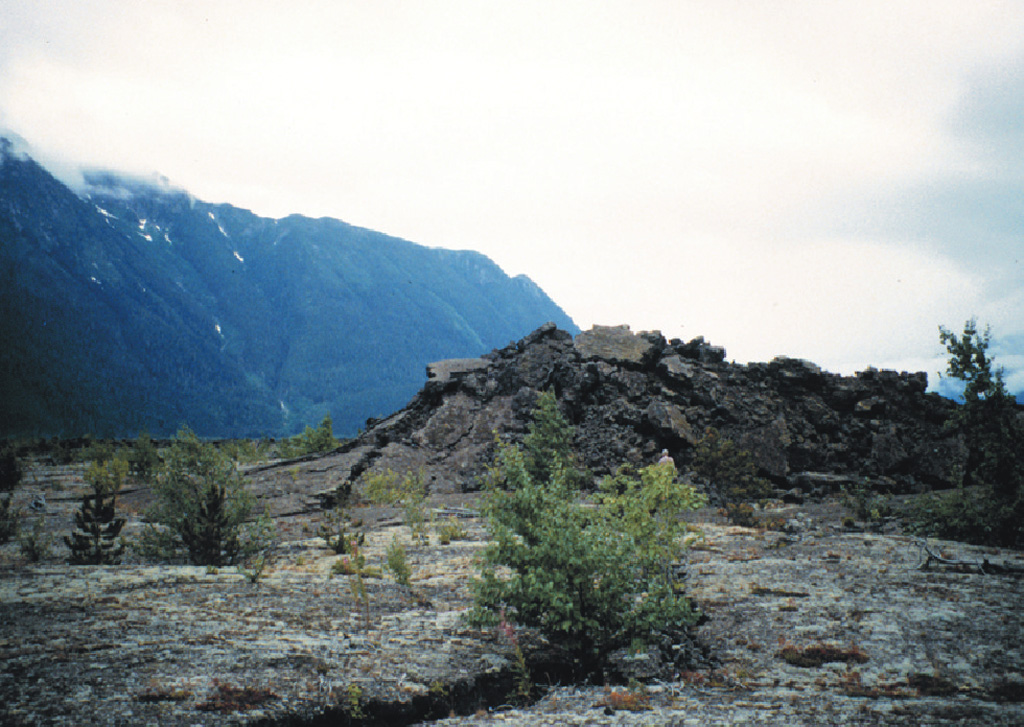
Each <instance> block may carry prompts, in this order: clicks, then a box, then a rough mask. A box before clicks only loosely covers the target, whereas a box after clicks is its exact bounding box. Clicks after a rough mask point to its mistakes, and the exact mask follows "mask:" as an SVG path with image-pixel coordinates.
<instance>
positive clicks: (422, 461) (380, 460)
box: [254, 324, 961, 495]
mask: <svg viewBox="0 0 1024 727" xmlns="http://www.w3.org/2000/svg"><path fill="white" fill-rule="evenodd" d="M427 372H428V376H429V378H428V379H427V381H426V383H425V384H424V386H423V388H422V389H421V390H420V392H419V393H418V394H417V395H416V396H415V397H414V398H413V400H412V401H411V402H410V403H409V405H408V406H406V407H405V408H404V409H402V410H401V411H399V412H396V413H395V414H393V415H391V416H389V417H387V418H385V419H381V420H371V421H369V422H367V428H366V431H365V433H363V434H362V435H361V436H360V437H358V438H356V439H354V440H351V441H349V442H347V443H345V444H344V445H343V446H342V447H341V448H340V449H339V450H337V451H336V452H334V453H332V454H330V455H328V456H326V457H323V458H319V459H316V460H312V461H308V462H301V463H298V464H295V463H288V464H287V465H282V466H279V467H277V468H268V469H265V470H263V471H261V472H257V473H254V476H255V477H257V478H273V477H274V476H275V472H277V473H279V472H280V470H281V469H282V468H291V469H290V471H291V470H294V468H295V467H298V468H299V469H300V470H302V472H301V474H302V475H303V476H302V477H301V478H298V479H301V480H302V481H304V482H312V483H316V484H317V485H318V486H319V487H320V489H322V490H328V491H333V489H334V488H337V487H339V486H343V485H346V484H350V483H353V482H356V481H357V480H358V478H359V476H360V475H361V474H362V473H363V472H365V471H366V470H368V469H371V468H372V469H379V470H383V469H387V468H390V469H392V470H395V471H397V472H402V471H407V470H418V469H422V470H423V472H424V474H425V475H426V477H427V479H428V481H429V482H430V486H431V488H432V490H433V491H436V492H457V491H467V490H473V489H476V488H478V487H479V486H480V483H481V478H482V477H483V475H484V474H485V473H486V469H487V466H488V465H489V464H490V463H491V462H492V460H493V455H494V439H495V436H496V435H497V436H500V437H504V438H507V439H510V440H512V441H518V440H520V439H521V438H522V436H523V435H524V434H525V432H526V431H527V424H528V422H529V420H530V416H531V412H532V410H533V408H534V405H535V402H536V399H537V396H538V394H539V393H540V392H542V391H545V390H549V389H551V390H553V391H554V392H555V394H556V395H557V397H558V399H559V402H560V405H561V407H562V410H563V412H564V413H565V414H566V416H567V417H568V419H569V420H570V421H571V422H572V424H573V425H574V426H575V428H576V447H577V451H578V453H579V455H580V457H581V459H582V463H583V464H584V465H586V466H587V467H589V468H590V469H591V470H592V471H593V473H594V475H595V476H596V477H600V476H602V475H604V474H606V473H608V472H611V471H614V470H615V469H616V468H617V467H618V466H619V465H621V464H623V463H631V464H634V465H643V464H648V463H650V462H652V461H653V459H654V458H655V455H656V453H658V452H660V451H661V449H663V448H666V449H668V450H669V451H670V452H671V454H672V455H673V457H674V458H675V461H676V463H677V465H679V466H680V467H681V468H682V469H685V468H686V466H687V465H688V464H689V463H690V462H691V461H692V457H693V452H694V447H695V445H696V444H697V442H698V441H699V440H700V438H701V437H702V436H703V435H704V433H705V431H706V429H707V428H708V427H714V428H716V429H718V430H719V431H720V432H722V434H723V435H724V436H726V437H728V438H730V439H732V440H734V441H736V442H737V443H738V444H739V445H740V446H742V447H743V448H745V449H747V450H748V451H750V452H751V454H752V455H753V458H754V461H755V462H756V464H757V466H758V468H759V470H760V473H761V474H762V475H763V476H765V477H766V478H768V479H769V480H770V481H771V482H772V483H773V484H774V485H775V486H776V487H777V488H779V489H780V490H787V491H792V492H793V494H797V491H799V493H804V494H812V495H814V494H818V495H820V494H828V493H830V492H834V491H836V490H837V489H838V488H839V487H841V486H843V485H844V484H848V483H850V482H851V481H854V480H860V479H862V478H868V479H869V480H870V481H871V482H872V483H874V484H875V485H876V486H878V487H882V488H885V489H888V490H891V491H894V492H911V491H916V490H922V489H929V488H935V487H942V486H947V485H948V484H949V483H950V481H951V478H952V471H953V468H954V465H955V464H956V462H957V461H958V459H959V457H960V456H961V445H960V443H959V441H958V440H957V439H956V438H955V437H953V436H951V435H950V434H949V433H948V432H947V431H945V430H944V429H943V422H944V421H945V420H946V419H947V417H948V414H949V412H950V410H951V408H952V406H953V404H952V403H951V402H950V401H948V400H947V399H944V398H942V397H940V396H939V395H937V394H929V393H926V391H925V388H926V386H927V377H926V375H925V374H924V373H897V372H895V371H879V370H875V369H868V370H867V371H863V372H860V373H858V374H857V375H855V376H840V375H837V374H832V373H829V372H827V371H823V370H822V369H820V368H819V367H818V366H816V365H814V364H813V363H810V362H807V361H802V360H799V359H793V358H786V357H779V358H776V359H774V360H772V361H770V362H768V363H752V364H749V365H739V364H735V363H729V362H727V361H726V360H725V351H724V349H722V348H720V347H716V346H712V345H710V344H709V343H707V342H705V341H704V339H703V338H697V339H694V340H692V341H689V342H683V341H679V340H671V341H669V340H666V339H665V338H664V337H663V336H662V335H661V334H660V333H658V332H641V333H634V332H632V331H630V330H629V328H628V327H627V326H615V327H606V326H596V327H594V328H592V329H591V330H589V331H585V332H583V333H580V334H579V335H578V336H576V338H575V339H574V338H573V337H572V336H571V335H570V334H569V333H567V332H565V331H561V330H559V329H558V328H556V327H555V326H554V325H553V324H547V325H545V326H542V327H541V328H539V329H537V330H536V331H534V332H533V333H531V334H530V335H528V336H526V337H525V338H523V339H522V340H521V341H518V342H517V343H513V344H509V345H508V346H506V347H505V348H502V349H496V350H494V351H491V352H490V353H488V354H485V355H484V356H482V357H480V358H476V359H458V360H452V361H442V362H438V363H434V364H431V365H430V366H428V367H427Z"/></svg>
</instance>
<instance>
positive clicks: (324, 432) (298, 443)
mask: <svg viewBox="0 0 1024 727" xmlns="http://www.w3.org/2000/svg"><path fill="white" fill-rule="evenodd" d="M338 444H339V442H338V440H337V439H335V438H334V424H333V422H332V421H331V415H330V414H328V415H327V416H325V417H324V418H323V420H322V421H321V422H320V425H319V426H318V427H317V428H316V429H313V428H312V427H310V426H307V427H306V429H305V430H304V431H303V432H302V434H297V435H295V436H294V437H291V438H289V439H285V440H284V441H282V442H281V443H280V444H279V445H278V453H279V454H280V455H281V456H282V457H286V458H289V457H302V456H303V455H307V454H316V453H325V452H330V451H332V450H334V449H337V448H338Z"/></svg>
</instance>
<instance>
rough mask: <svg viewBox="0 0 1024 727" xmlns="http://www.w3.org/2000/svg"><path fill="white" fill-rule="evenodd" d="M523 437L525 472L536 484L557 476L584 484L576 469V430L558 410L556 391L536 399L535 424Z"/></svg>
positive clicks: (582, 474)
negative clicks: (574, 448)
mask: <svg viewBox="0 0 1024 727" xmlns="http://www.w3.org/2000/svg"><path fill="white" fill-rule="evenodd" d="M528 428H529V432H528V433H527V435H526V437H524V438H523V456H524V462H525V464H526V471H527V473H528V474H529V475H530V477H531V478H532V479H533V481H534V482H548V481H549V480H550V479H551V478H552V477H554V476H556V475H558V476H560V477H563V478H566V477H568V478H571V482H570V484H571V485H582V484H583V483H584V474H585V473H583V472H582V471H581V470H580V469H578V468H577V466H576V456H575V454H574V452H573V438H574V434H573V428H572V427H571V426H569V423H568V422H567V421H566V420H565V417H564V416H563V415H562V412H561V411H560V410H559V408H558V399H556V398H555V393H554V392H553V391H545V392H543V393H542V394H540V396H538V397H537V404H536V406H535V408H534V411H533V421H531V422H530V424H529V425H528Z"/></svg>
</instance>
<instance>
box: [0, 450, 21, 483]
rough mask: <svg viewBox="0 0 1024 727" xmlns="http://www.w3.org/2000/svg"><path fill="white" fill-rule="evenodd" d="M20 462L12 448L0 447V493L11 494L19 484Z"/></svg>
mask: <svg viewBox="0 0 1024 727" xmlns="http://www.w3.org/2000/svg"><path fill="white" fill-rule="evenodd" d="M21 477H22V472H21V462H19V461H18V456H17V453H16V452H15V451H14V448H13V447H11V446H8V445H5V446H3V447H0V492H13V491H14V488H15V487H17V486H18V484H19V483H20V482H21Z"/></svg>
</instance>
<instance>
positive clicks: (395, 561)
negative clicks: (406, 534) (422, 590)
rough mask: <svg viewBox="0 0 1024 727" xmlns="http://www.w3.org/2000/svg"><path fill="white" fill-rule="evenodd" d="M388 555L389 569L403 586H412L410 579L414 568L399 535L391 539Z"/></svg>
mask: <svg viewBox="0 0 1024 727" xmlns="http://www.w3.org/2000/svg"><path fill="white" fill-rule="evenodd" d="M386 557H387V569H388V570H389V571H391V573H392V575H394V577H395V580H396V581H398V583H400V584H401V585H403V586H411V585H412V583H411V581H410V580H409V579H410V578H411V577H412V568H411V567H410V566H409V561H408V559H407V558H406V554H405V546H404V545H402V543H401V542H399V540H398V536H397V535H396V536H395V537H394V538H392V539H391V545H389V546H388V550H387V554H386Z"/></svg>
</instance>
